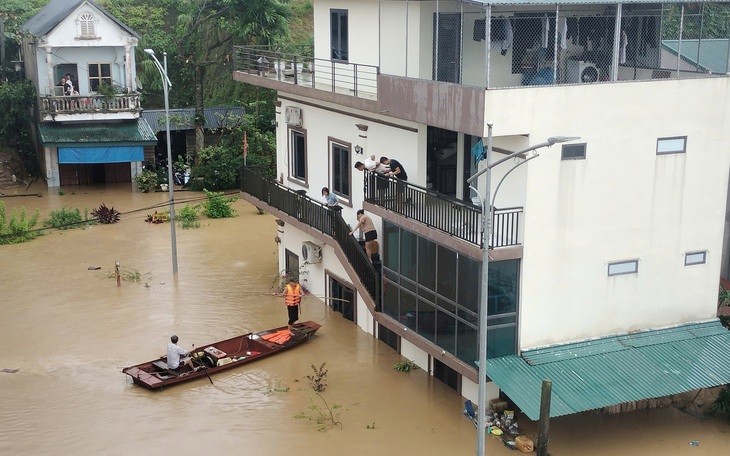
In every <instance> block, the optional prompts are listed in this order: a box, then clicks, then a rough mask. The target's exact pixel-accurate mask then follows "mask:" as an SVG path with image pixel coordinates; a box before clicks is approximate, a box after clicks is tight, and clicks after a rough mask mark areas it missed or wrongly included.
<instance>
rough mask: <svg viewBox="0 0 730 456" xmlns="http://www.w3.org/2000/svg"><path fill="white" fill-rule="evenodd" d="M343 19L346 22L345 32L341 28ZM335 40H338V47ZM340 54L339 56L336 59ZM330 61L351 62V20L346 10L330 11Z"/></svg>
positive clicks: (333, 9) (332, 9) (336, 9)
mask: <svg viewBox="0 0 730 456" xmlns="http://www.w3.org/2000/svg"><path fill="white" fill-rule="evenodd" d="M343 17H344V20H345V22H344V23H345V27H344V28H345V30H344V32H343V31H342V27H341V25H342V19H343ZM333 19H335V20H333ZM343 37H344V42H345V45H344V46H343V45H342V41H343ZM335 39H336V40H337V43H336V44H337V45H335ZM343 50H344V52H343ZM338 53H339V55H338V56H337V57H336V55H337V54H338ZM343 54H344V58H343ZM330 59H332V60H336V61H340V62H349V61H350V18H349V14H348V10H346V9H339V8H331V9H330Z"/></svg>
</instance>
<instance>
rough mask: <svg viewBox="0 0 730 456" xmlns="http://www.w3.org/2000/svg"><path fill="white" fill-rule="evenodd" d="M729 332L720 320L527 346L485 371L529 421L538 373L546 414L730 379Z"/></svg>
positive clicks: (536, 407) (536, 403)
mask: <svg viewBox="0 0 730 456" xmlns="http://www.w3.org/2000/svg"><path fill="white" fill-rule="evenodd" d="M729 351H730V331H728V330H727V329H725V328H724V327H723V326H722V325H721V324H720V322H719V321H718V320H713V321H710V322H703V323H692V324H688V325H682V326H677V327H673V328H665V329H659V330H651V331H642V332H638V333H633V334H623V335H618V336H611V337H605V338H600V339H594V340H588V341H582V342H577V343H571V344H562V345H555V346H550V347H542V348H537V349H533V350H525V351H523V352H522V357H520V356H515V355H512V356H505V357H501V358H496V359H490V360H489V362H488V363H487V375H488V376H489V377H490V378H491V379H492V380H493V381H494V382H495V383H496V384H497V385H498V386H499V387H500V388H501V389H502V390H503V391H504V392H505V394H507V396H509V397H510V399H512V400H513V401H514V402H515V404H517V406H518V407H520V409H521V410H522V411H523V412H524V413H525V414H526V415H527V416H528V417H529V418H530V419H532V420H537V419H538V417H539V415H540V395H541V385H542V381H543V379H549V380H552V383H553V385H552V404H551V408H550V416H551V417H555V416H563V415H570V414H572V413H578V412H583V411H586V410H593V409H598V408H602V407H608V406H611V405H617V404H621V403H624V402H630V401H637V400H641V399H649V398H656V397H662V396H668V395H671V394H678V393H683V392H686V391H691V390H694V389H697V388H709V387H712V386H717V385H723V384H726V383H730V357H728V352H729Z"/></svg>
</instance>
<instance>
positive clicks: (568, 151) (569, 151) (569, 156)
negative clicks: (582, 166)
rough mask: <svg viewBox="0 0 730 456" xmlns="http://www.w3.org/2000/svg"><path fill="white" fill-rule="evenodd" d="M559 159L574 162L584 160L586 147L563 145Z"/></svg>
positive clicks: (582, 145) (583, 145)
mask: <svg viewBox="0 0 730 456" xmlns="http://www.w3.org/2000/svg"><path fill="white" fill-rule="evenodd" d="M560 158H561V159H563V160H576V159H581V158H586V145H585V144H563V150H562V153H561V157H560Z"/></svg>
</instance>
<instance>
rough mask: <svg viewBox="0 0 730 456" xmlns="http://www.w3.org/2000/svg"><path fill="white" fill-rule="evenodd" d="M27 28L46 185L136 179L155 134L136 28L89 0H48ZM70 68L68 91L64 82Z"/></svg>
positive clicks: (30, 75)
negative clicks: (140, 84)
mask: <svg viewBox="0 0 730 456" xmlns="http://www.w3.org/2000/svg"><path fill="white" fill-rule="evenodd" d="M23 30H24V31H25V32H27V34H28V36H26V37H25V38H24V40H23V46H22V50H23V60H24V66H25V76H26V78H27V79H29V80H31V81H33V84H34V85H35V88H36V92H37V95H38V112H37V119H38V121H37V124H36V125H35V131H34V132H33V133H34V134H33V138H34V140H35V142H36V147H37V149H38V154H39V162H40V166H41V170H42V172H43V173H44V174H43V176H44V177H45V179H46V182H47V183H48V186H49V187H59V186H65V185H91V184H95V183H116V182H131V181H132V178H133V177H134V176H136V175H137V174H138V173H139V172H140V171H141V166H142V161H143V158H144V153H143V148H144V146H152V145H154V144H155V143H156V141H157V139H156V138H155V135H154V132H153V130H152V129H151V128H150V126H149V124H147V122H146V121H145V120H144V119H141V118H140V112H141V111H142V107H141V106H140V94H139V93H138V92H137V87H136V82H135V76H136V66H135V56H134V51H135V48H136V46H137V44H138V41H139V36H138V35H137V34H136V33H135V32H134V31H133V30H132V29H130V28H129V27H127V26H126V25H125V24H123V23H122V22H121V21H119V20H118V19H117V18H115V17H114V16H112V15H111V14H110V13H109V12H108V11H106V10H104V8H102V7H101V6H99V5H98V4H96V3H95V2H94V1H92V0H51V1H50V2H49V3H48V4H47V5H46V6H45V7H43V8H42V9H41V10H40V11H39V12H38V13H37V14H36V15H34V16H33V17H31V18H30V19H29V20H28V21H27V22H26V23H25V24H24V25H23ZM67 75H70V77H71V80H72V86H73V92H71V93H70V94H69V92H68V91H67V90H65V89H64V87H63V86H62V85H61V80H62V79H63V78H66V77H67ZM105 88H106V90H104V89H105Z"/></svg>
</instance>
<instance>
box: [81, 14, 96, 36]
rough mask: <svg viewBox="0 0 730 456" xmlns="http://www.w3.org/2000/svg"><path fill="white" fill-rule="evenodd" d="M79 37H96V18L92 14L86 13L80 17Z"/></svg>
mask: <svg viewBox="0 0 730 456" xmlns="http://www.w3.org/2000/svg"><path fill="white" fill-rule="evenodd" d="M79 35H80V36H83V37H89V36H93V37H96V25H95V24H94V16H92V15H91V14H90V13H84V14H82V15H81V16H79Z"/></svg>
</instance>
